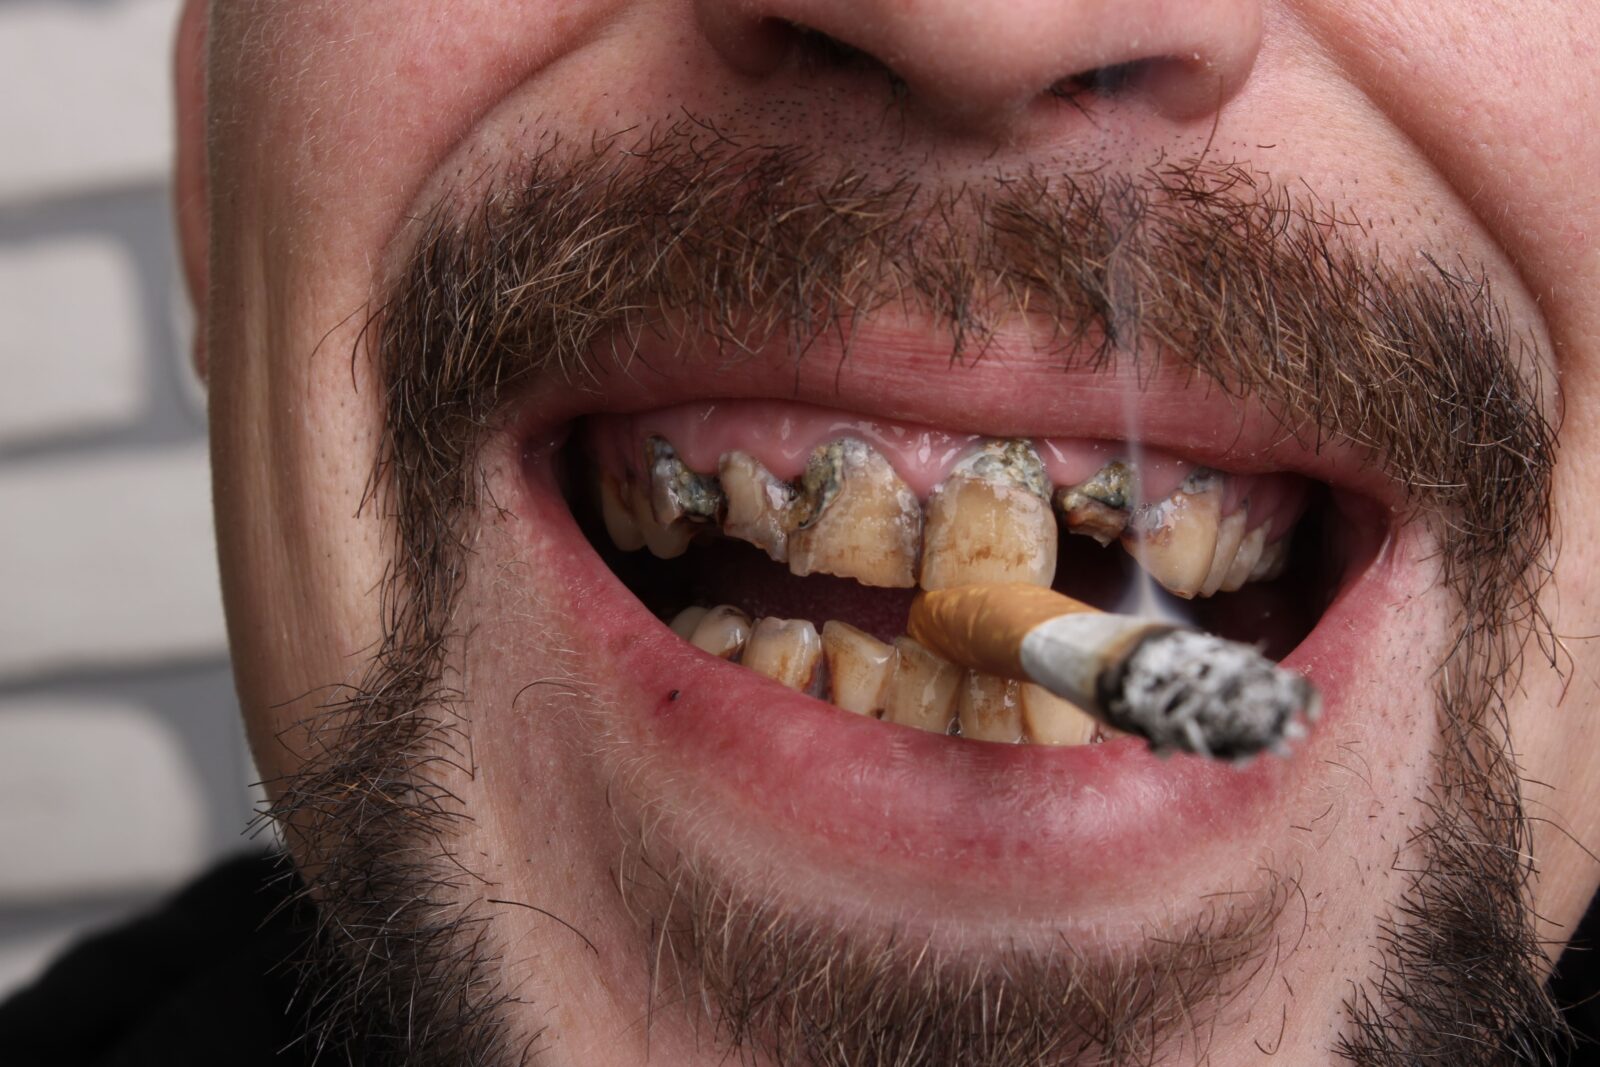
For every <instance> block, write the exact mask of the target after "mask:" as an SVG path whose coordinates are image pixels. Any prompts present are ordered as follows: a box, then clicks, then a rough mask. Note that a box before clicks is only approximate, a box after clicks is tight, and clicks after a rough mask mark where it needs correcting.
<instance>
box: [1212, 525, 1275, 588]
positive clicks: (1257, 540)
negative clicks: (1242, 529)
mask: <svg viewBox="0 0 1600 1067" xmlns="http://www.w3.org/2000/svg"><path fill="white" fill-rule="evenodd" d="M1266 544H1267V528H1266V527H1265V526H1257V527H1256V528H1255V529H1254V530H1251V531H1250V532H1249V533H1247V534H1245V535H1244V540H1243V541H1240V542H1239V551H1238V552H1236V553H1234V557H1233V563H1232V564H1230V565H1229V567H1228V576H1227V577H1226V578H1224V579H1223V580H1222V586H1221V588H1222V591H1223V592H1224V593H1233V592H1237V591H1238V590H1239V589H1241V588H1243V586H1244V583H1246V582H1248V581H1249V580H1250V572H1251V571H1253V570H1255V569H1256V561H1257V560H1259V559H1260V558H1261V550H1262V549H1263V548H1264V547H1266Z"/></svg>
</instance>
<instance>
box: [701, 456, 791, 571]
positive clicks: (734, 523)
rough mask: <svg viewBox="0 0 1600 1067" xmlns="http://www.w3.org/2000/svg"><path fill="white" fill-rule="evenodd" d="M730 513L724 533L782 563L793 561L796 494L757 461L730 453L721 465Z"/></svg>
mask: <svg viewBox="0 0 1600 1067" xmlns="http://www.w3.org/2000/svg"><path fill="white" fill-rule="evenodd" d="M718 475H719V476H720V480H721V482H722V492H723V494H724V496H725V497H726V500H727V510H726V511H725V512H724V514H723V518H722V532H723V533H725V534H727V535H728V536H729V537H737V538H738V539H739V540H741V541H748V542H750V543H751V544H752V545H755V546H756V547H757V548H761V549H764V550H765V551H766V553H767V555H769V556H771V557H772V558H773V559H775V560H777V561H778V562H780V563H782V562H784V561H786V560H787V559H788V558H789V532H788V524H787V523H788V513H789V507H790V504H791V502H792V501H793V499H794V490H793V489H792V488H791V487H790V486H789V485H788V484H787V483H785V482H781V481H779V480H778V479H777V478H774V477H773V476H772V472H771V471H769V470H767V468H765V467H763V466H762V465H761V464H760V463H759V462H757V461H756V460H755V459H754V458H753V457H751V456H749V455H747V454H745V453H743V452H729V453H728V454H727V455H725V456H723V457H722V461H721V463H720V464H718Z"/></svg>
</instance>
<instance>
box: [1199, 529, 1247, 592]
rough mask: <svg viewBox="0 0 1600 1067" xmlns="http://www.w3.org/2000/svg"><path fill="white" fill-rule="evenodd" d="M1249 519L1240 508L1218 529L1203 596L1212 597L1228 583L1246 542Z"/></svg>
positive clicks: (1202, 588)
mask: <svg viewBox="0 0 1600 1067" xmlns="http://www.w3.org/2000/svg"><path fill="white" fill-rule="evenodd" d="M1248 518H1249V513H1248V512H1247V510H1246V509H1244V508H1240V509H1239V510H1238V511H1235V512H1234V513H1233V514H1232V515H1229V516H1228V517H1227V518H1225V519H1223V520H1222V525H1220V526H1218V527H1217V548H1216V551H1214V552H1212V553H1211V573H1210V574H1208V575H1206V581H1205V584H1204V585H1203V586H1201V587H1200V595H1201V596H1211V595H1212V594H1213V593H1215V592H1216V591H1217V590H1219V589H1221V588H1222V583H1223V582H1225V581H1227V579H1228V572H1229V571H1231V570H1232V569H1233V561H1234V559H1235V558H1237V557H1238V555H1239V545H1240V544H1242V543H1243V541H1244V524H1245V521H1246V520H1247V519H1248Z"/></svg>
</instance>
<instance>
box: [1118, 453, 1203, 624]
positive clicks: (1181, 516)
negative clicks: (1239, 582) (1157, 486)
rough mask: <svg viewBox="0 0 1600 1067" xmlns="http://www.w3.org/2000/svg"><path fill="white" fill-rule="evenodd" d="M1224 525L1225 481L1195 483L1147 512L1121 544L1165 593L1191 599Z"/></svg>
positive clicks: (1181, 489)
mask: <svg viewBox="0 0 1600 1067" xmlns="http://www.w3.org/2000/svg"><path fill="white" fill-rule="evenodd" d="M1221 521H1222V484H1221V481H1220V480H1219V479H1217V478H1214V477H1205V478H1202V477H1195V478H1191V479H1189V480H1188V481H1187V482H1185V483H1184V485H1183V487H1182V488H1180V489H1178V490H1176V491H1174V492H1173V494H1172V495H1171V496H1169V497H1167V499H1165V500H1163V501H1161V502H1160V503H1158V504H1153V505H1151V506H1150V507H1148V508H1145V509H1143V510H1142V512H1141V513H1140V515H1139V516H1138V518H1137V519H1136V520H1135V521H1134V522H1132V523H1130V524H1129V526H1128V532H1127V533H1125V534H1124V535H1123V537H1122V544H1123V547H1125V548H1126V549H1127V550H1128V552H1129V553H1131V554H1132V555H1133V557H1134V558H1135V559H1137V560H1138V561H1139V565H1140V566H1142V567H1143V568H1144V569H1145V571H1146V572H1147V573H1149V575H1150V577H1152V578H1154V579H1155V580H1156V581H1157V582H1159V583H1161V586H1162V587H1163V588H1164V589H1166V590H1167V592H1169V593H1173V594H1176V595H1177V596H1181V597H1192V596H1194V595H1195V594H1196V593H1198V592H1200V590H1201V588H1202V587H1203V586H1204V585H1205V582H1206V578H1207V577H1208V576H1209V575H1210V573H1211V559H1212V557H1213V556H1214V555H1216V551H1217V527H1218V526H1219V525H1220V524H1221Z"/></svg>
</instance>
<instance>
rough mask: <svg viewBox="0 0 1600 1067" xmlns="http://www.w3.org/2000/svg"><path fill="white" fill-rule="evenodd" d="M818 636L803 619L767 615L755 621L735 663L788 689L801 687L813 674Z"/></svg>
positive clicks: (806, 685)
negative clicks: (739, 657)
mask: <svg viewBox="0 0 1600 1067" xmlns="http://www.w3.org/2000/svg"><path fill="white" fill-rule="evenodd" d="M821 660H822V639H821V638H820V637H818V636H817V628H816V627H815V626H812V625H811V624H810V623H809V622H807V621H805V620H804V619H779V618H774V617H773V616H770V615H769V616H767V617H766V618H764V619H758V620H756V624H755V626H754V628H752V629H751V631H750V640H748V641H746V642H745V646H744V658H742V659H741V660H740V661H739V662H740V663H742V664H744V665H745V666H746V667H749V668H750V669H751V670H753V671H755V672H757V673H758V674H764V675H766V676H767V677H768V678H771V679H772V680H773V681H775V682H778V683H779V684H781V685H786V686H788V687H789V688H790V689H800V690H805V689H809V688H811V683H812V682H813V681H815V680H816V677H817V665H818V663H820V662H821Z"/></svg>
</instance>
